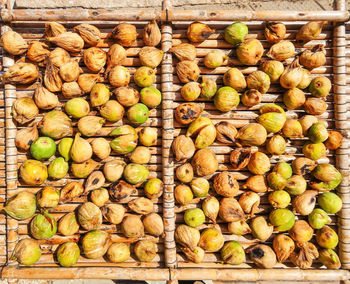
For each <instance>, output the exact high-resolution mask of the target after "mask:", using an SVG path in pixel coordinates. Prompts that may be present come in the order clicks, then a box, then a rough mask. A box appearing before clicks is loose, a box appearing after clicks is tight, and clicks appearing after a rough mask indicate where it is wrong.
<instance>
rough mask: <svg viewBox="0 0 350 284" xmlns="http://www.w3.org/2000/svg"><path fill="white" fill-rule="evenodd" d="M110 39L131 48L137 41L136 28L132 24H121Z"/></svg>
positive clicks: (109, 35)
mask: <svg viewBox="0 0 350 284" xmlns="http://www.w3.org/2000/svg"><path fill="white" fill-rule="evenodd" d="M108 37H110V38H112V39H115V40H117V42H118V43H119V44H121V45H122V46H126V47H129V46H131V45H133V43H134V42H135V41H136V38H137V31H136V27H135V26H134V25H132V24H128V23H121V24H119V25H117V26H116V27H115V28H114V29H113V30H112V32H111V33H110V34H108Z"/></svg>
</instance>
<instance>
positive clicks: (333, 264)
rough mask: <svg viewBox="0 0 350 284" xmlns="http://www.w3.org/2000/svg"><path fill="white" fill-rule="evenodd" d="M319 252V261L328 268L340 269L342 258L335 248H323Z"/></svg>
mask: <svg viewBox="0 0 350 284" xmlns="http://www.w3.org/2000/svg"><path fill="white" fill-rule="evenodd" d="M319 254H320V255H319V258H318V259H319V261H320V262H321V263H322V264H323V265H325V266H326V267H327V268H328V269H339V268H340V267H341V263H340V259H339V257H338V255H337V253H336V252H335V251H334V250H332V249H323V250H321V251H320V252H319Z"/></svg>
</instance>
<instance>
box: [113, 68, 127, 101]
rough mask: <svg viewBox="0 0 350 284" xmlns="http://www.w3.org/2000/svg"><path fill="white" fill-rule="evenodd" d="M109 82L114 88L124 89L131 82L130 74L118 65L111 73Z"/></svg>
mask: <svg viewBox="0 0 350 284" xmlns="http://www.w3.org/2000/svg"><path fill="white" fill-rule="evenodd" d="M108 80H109V83H110V84H111V85H112V86H113V87H124V86H127V85H128V84H129V82H130V73H129V71H128V69H127V68H125V67H124V66H120V65H116V66H113V67H112V68H111V70H110V71H109V75H108ZM119 102H120V101H119Z"/></svg>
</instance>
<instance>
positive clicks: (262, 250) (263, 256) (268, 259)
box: [247, 244, 277, 268]
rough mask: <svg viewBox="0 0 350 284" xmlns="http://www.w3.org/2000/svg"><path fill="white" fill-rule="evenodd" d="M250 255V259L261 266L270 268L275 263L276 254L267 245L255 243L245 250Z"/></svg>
mask: <svg viewBox="0 0 350 284" xmlns="http://www.w3.org/2000/svg"><path fill="white" fill-rule="evenodd" d="M247 252H248V253H249V255H250V259H251V260H252V261H253V262H254V263H255V264H256V265H257V266H258V267H261V268H272V267H274V266H275V265H276V263H277V259H276V254H275V252H274V251H273V250H272V248H270V247H269V246H267V245H261V244H259V245H255V246H253V247H251V248H249V249H248V251H247Z"/></svg>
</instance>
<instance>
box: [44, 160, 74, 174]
mask: <svg viewBox="0 0 350 284" xmlns="http://www.w3.org/2000/svg"><path fill="white" fill-rule="evenodd" d="M68 169H69V165H68V162H66V161H65V160H64V158H62V157H58V158H56V159H54V160H52V161H51V162H50V165H49V167H48V168H47V171H48V173H49V177H50V178H53V179H61V178H64V177H65V176H66V174H67V173H68Z"/></svg>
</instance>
